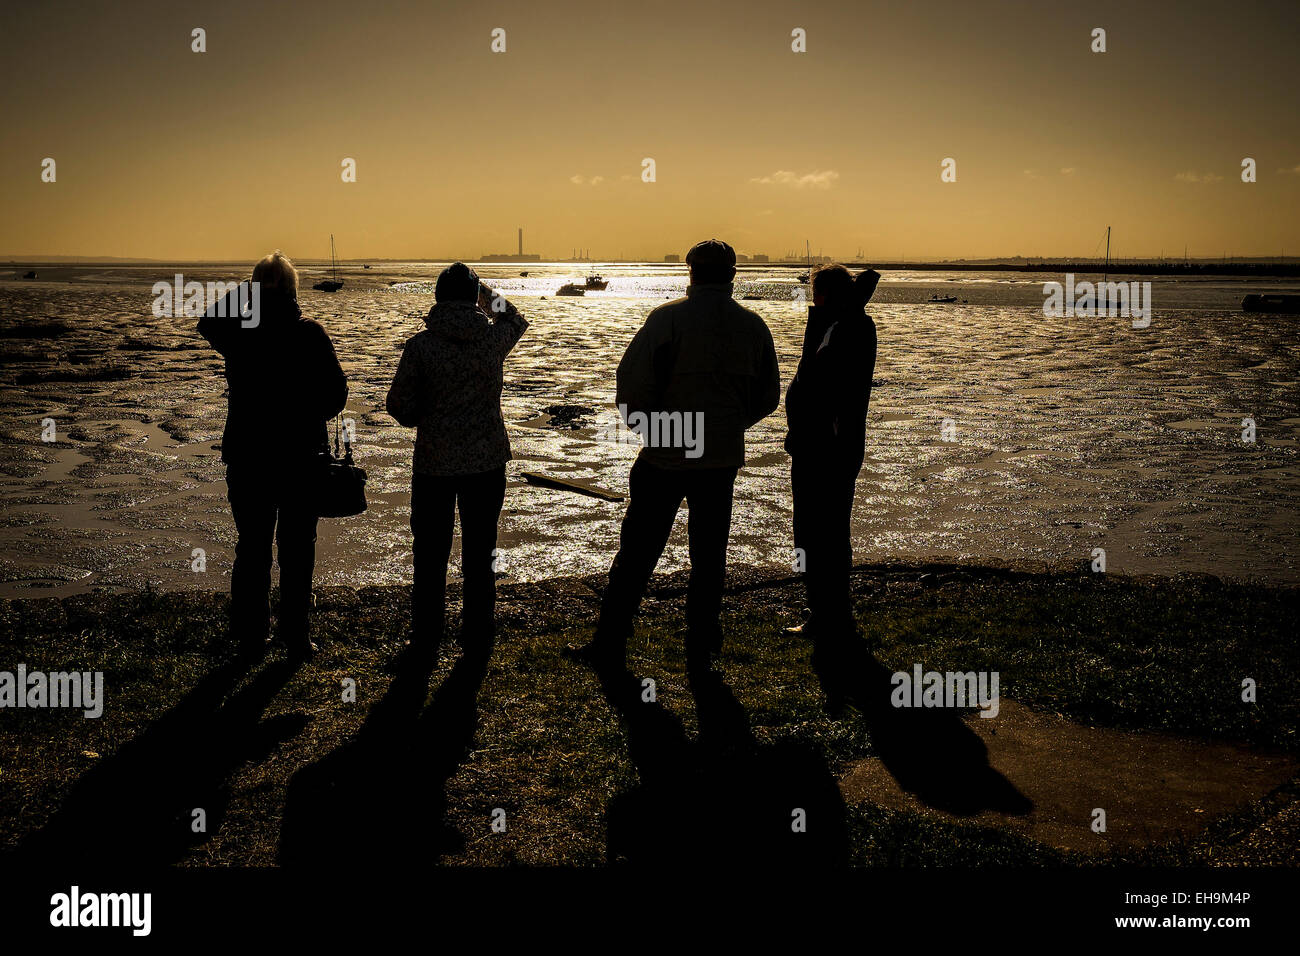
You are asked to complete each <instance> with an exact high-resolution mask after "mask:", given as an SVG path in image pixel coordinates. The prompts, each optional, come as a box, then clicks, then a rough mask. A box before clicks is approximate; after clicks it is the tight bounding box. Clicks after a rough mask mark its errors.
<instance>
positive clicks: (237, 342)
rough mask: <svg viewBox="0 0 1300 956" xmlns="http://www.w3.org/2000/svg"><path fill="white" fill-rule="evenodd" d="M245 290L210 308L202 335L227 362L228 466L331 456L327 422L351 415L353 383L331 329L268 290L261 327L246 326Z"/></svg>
mask: <svg viewBox="0 0 1300 956" xmlns="http://www.w3.org/2000/svg"><path fill="white" fill-rule="evenodd" d="M237 301H238V299H237V292H232V293H230V295H229V296H227V297H226V298H225V299H223V300H222V302H220V303H217V304H215V305H213V306H212V307H211V308H209V309H208V311H207V313H206V314H205V315H204V316H203V318H201V319H199V324H198V331H199V334H200V335H202V336H203V337H204V338H205V339H207V340H208V342H209V344H211V345H212V347H213V348H214V349H216V350H217V351H218V352H219V353H221V355H222V357H223V358H225V360H226V383H227V385H228V387H229V389H228V391H229V402H228V407H227V411H226V430H225V434H224V435H223V436H222V439H221V460H222V461H224V462H225V463H226V464H228V465H229V464H245V463H254V464H256V463H259V462H260V463H264V464H267V465H269V466H270V467H273V468H275V467H283V466H286V465H293V464H303V463H306V462H308V461H310V460H311V459H312V458H313V457H314V456H315V455H316V454H318V453H319V452H321V451H325V450H328V447H329V445H328V438H327V432H326V427H325V423H326V422H327V421H328V420H329V419H331V418H333V417H334V416H335V415H337V414H338V413H339V412H341V411H342V410H343V407H344V405H346V404H347V400H348V379H347V376H346V375H345V374H344V373H343V369H342V367H341V366H340V365H339V360H338V357H337V356H336V355H335V354H334V344H333V343H332V342H331V341H330V337H329V335H328V334H327V333H326V331H325V329H324V327H323V326H322V325H321V324H320V323H319V322H316V321H314V320H312V319H305V318H303V315H302V310H301V309H299V308H298V303H297V301H295V300H294V299H292V298H291V297H289V296H288V295H285V294H284V293H282V292H280V291H278V290H275V289H271V288H267V287H263V288H262V289H261V290H260V307H259V310H258V314H257V323H256V325H253V326H251V327H245V326H244V324H243V320H242V319H241V317H240V315H239V309H238V305H237Z"/></svg>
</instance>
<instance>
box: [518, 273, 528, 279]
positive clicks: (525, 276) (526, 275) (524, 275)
mask: <svg viewBox="0 0 1300 956" xmlns="http://www.w3.org/2000/svg"><path fill="white" fill-rule="evenodd" d="M519 274H520V275H521V276H523V277H524V278H525V279H527V278H528V273H527V272H521V273H519Z"/></svg>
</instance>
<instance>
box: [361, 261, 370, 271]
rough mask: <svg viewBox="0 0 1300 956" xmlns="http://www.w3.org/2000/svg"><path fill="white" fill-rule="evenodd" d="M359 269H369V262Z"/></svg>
mask: <svg viewBox="0 0 1300 956" xmlns="http://www.w3.org/2000/svg"><path fill="white" fill-rule="evenodd" d="M361 268H363V269H369V268H370V263H369V262H366V263H363V264H362V266H361Z"/></svg>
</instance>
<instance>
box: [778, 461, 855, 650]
mask: <svg viewBox="0 0 1300 956" xmlns="http://www.w3.org/2000/svg"><path fill="white" fill-rule="evenodd" d="M861 467H862V466H861V464H860V463H855V462H849V463H843V462H832V461H827V460H823V459H819V458H817V457H815V456H806V455H804V456H795V457H794V458H793V459H792V461H791V464H790V490H791V494H792V497H793V499H794V546H795V547H796V548H798V549H800V550H801V551H802V552H803V560H804V586H805V587H806V588H807V589H808V608H809V610H810V611H811V612H812V616H811V618H810V621H811V622H812V623H811V629H812V630H813V632H814V633H817V632H818V631H820V632H821V633H822V634H823V635H824V636H826V637H835V636H848V635H849V634H850V633H851V631H852V628H853V603H852V599H851V596H850V593H849V574H850V572H851V571H852V569H853V541H852V529H851V525H852V521H853V493H854V490H855V487H856V485H857V480H858V471H859V470H860V469H861Z"/></svg>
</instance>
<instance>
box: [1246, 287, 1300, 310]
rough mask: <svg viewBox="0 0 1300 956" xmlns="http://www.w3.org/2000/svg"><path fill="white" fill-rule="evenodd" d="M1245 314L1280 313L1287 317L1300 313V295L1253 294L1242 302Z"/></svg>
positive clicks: (1279, 293)
mask: <svg viewBox="0 0 1300 956" xmlns="http://www.w3.org/2000/svg"><path fill="white" fill-rule="evenodd" d="M1241 310H1242V311H1243V312H1280V313H1283V314H1285V315H1295V314H1297V313H1300V295H1286V294H1284V293H1281V292H1271V293H1264V294H1262V295H1261V294H1259V293H1255V292H1252V293H1251V294H1250V295H1248V296H1246V297H1245V298H1244V299H1242V300H1241Z"/></svg>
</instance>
